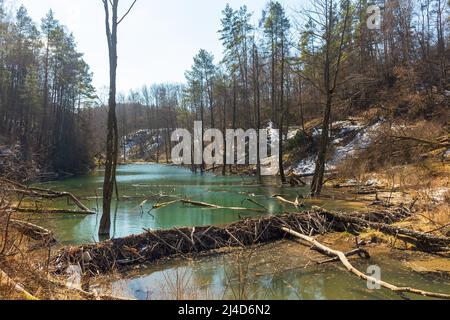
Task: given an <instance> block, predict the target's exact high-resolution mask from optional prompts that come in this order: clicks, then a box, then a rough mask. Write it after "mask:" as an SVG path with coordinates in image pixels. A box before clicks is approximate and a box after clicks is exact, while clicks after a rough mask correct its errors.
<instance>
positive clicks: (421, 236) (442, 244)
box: [313, 207, 450, 252]
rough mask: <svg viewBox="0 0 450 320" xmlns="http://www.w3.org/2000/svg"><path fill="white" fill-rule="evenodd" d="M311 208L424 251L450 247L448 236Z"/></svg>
mask: <svg viewBox="0 0 450 320" xmlns="http://www.w3.org/2000/svg"><path fill="white" fill-rule="evenodd" d="M313 209H314V210H316V211H317V212H320V213H322V214H324V215H327V216H329V217H330V218H333V219H336V220H337V221H341V222H343V223H345V224H347V228H353V229H354V230H357V231H358V230H368V229H372V230H377V231H380V232H382V233H385V234H388V235H391V236H395V237H399V236H400V237H401V239H402V240H403V241H405V242H408V243H411V244H413V245H415V246H416V247H417V248H418V249H421V250H424V251H432V252H441V251H448V250H449V249H450V238H448V237H439V236H435V235H432V234H430V233H425V232H419V231H414V230H411V229H406V228H398V227H394V226H391V225H388V224H386V223H380V222H373V221H371V220H370V219H363V218H360V217H355V216H352V215H350V214H344V213H339V212H331V211H328V210H325V209H323V208H319V207H313Z"/></svg>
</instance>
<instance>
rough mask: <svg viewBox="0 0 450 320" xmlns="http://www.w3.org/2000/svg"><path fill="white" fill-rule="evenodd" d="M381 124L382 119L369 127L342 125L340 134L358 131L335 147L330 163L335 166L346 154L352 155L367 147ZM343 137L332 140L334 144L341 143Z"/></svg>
mask: <svg viewBox="0 0 450 320" xmlns="http://www.w3.org/2000/svg"><path fill="white" fill-rule="evenodd" d="M382 124H383V121H382V120H380V121H378V122H377V123H375V124H374V125H372V126H369V127H365V128H364V127H362V126H360V125H355V126H350V127H344V128H343V129H342V131H341V132H342V133H341V135H343V136H345V135H347V134H350V133H352V132H354V131H359V132H358V134H357V135H356V136H355V138H354V139H353V140H352V141H351V142H350V143H348V144H346V145H340V146H337V147H336V151H335V154H334V157H333V159H332V160H331V161H330V164H331V165H332V166H333V167H335V166H336V165H338V164H339V163H340V162H342V161H343V160H345V159H346V158H347V157H348V156H353V155H354V154H355V153H356V152H358V151H360V150H364V149H366V148H367V147H369V146H370V145H371V144H372V142H373V137H374V135H375V134H376V133H377V132H378V130H379V129H380V127H381V125H382ZM343 140H344V138H342V137H341V138H337V139H336V140H334V141H333V144H334V145H338V144H341V143H342V142H343Z"/></svg>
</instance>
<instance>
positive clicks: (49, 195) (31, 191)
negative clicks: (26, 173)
mask: <svg viewBox="0 0 450 320" xmlns="http://www.w3.org/2000/svg"><path fill="white" fill-rule="evenodd" d="M0 181H1V182H2V183H3V184H4V186H3V188H5V186H10V188H11V189H9V190H7V191H11V192H15V193H18V194H20V195H23V196H28V197H32V198H39V199H48V200H55V199H60V198H67V199H68V200H71V201H72V202H73V203H74V204H75V205H76V206H77V207H78V208H79V209H81V211H83V212H85V213H86V214H97V213H96V212H95V211H93V210H91V209H89V208H88V207H86V206H85V205H84V204H83V203H82V202H81V201H80V200H79V199H78V198H77V197H75V196H74V195H73V194H71V193H70V192H59V191H53V190H50V189H43V188H36V187H28V186H25V185H23V184H20V183H18V182H15V181H12V180H9V179H5V178H0Z"/></svg>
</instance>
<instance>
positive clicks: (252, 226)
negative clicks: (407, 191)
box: [52, 207, 450, 274]
mask: <svg viewBox="0 0 450 320" xmlns="http://www.w3.org/2000/svg"><path fill="white" fill-rule="evenodd" d="M409 214H410V212H409V210H408V209H406V208H404V207H400V208H397V209H395V210H389V211H386V212H381V211H379V212H373V213H354V214H352V215H351V216H350V215H348V214H341V213H334V212H329V211H325V210H322V209H315V210H312V211H307V212H302V213H290V214H285V215H281V216H266V217H262V218H259V219H245V220H241V221H239V222H236V223H233V224H230V225H227V226H223V227H219V226H207V227H197V228H195V227H194V228H175V229H171V230H159V231H151V230H146V232H145V233H143V234H141V235H133V236H129V237H126V238H120V239H113V240H109V241H105V242H102V243H98V244H92V245H86V246H81V247H69V248H63V249H61V250H60V251H59V252H57V254H56V255H55V256H54V257H53V258H52V265H53V266H54V269H55V272H58V273H63V272H65V270H66V269H67V267H68V266H70V265H80V266H81V267H82V269H83V271H84V272H91V273H92V274H98V273H106V272H111V271H113V270H116V269H119V270H120V269H122V268H124V267H127V266H132V265H138V264H143V263H150V262H154V261H156V260H159V259H163V258H167V257H171V256H174V255H184V254H196V253H201V252H206V251H211V250H217V249H221V248H228V247H247V246H252V245H255V244H261V243H268V242H273V241H278V240H282V239H284V238H285V236H286V232H284V231H283V230H282V228H287V229H289V230H293V231H296V232H299V233H301V234H304V235H309V236H314V235H318V234H325V233H328V232H333V231H339V232H340V231H358V230H362V229H365V228H372V227H380V228H381V229H383V230H380V231H382V232H383V231H384V228H387V227H388V226H389V225H388V224H390V223H394V222H398V221H400V220H403V219H404V218H406V217H407V216H408V215H409ZM388 229H389V231H390V232H393V231H394V230H396V232H397V234H398V235H401V234H403V233H405V232H406V233H407V236H408V237H410V238H411V239H412V238H414V236H415V235H416V236H418V237H417V238H415V241H416V243H421V244H422V245H423V246H424V247H425V246H427V245H428V246H430V249H431V251H432V250H435V249H437V248H439V250H442V249H444V248H443V247H445V248H446V250H448V249H449V245H450V238H440V237H434V236H431V237H429V238H427V239H423V238H422V237H421V236H420V235H421V234H415V233H414V231H412V230H407V229H397V228H394V227H391V228H388ZM425 240H426V241H425Z"/></svg>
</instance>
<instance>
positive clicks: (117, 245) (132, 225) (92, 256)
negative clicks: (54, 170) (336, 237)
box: [13, 165, 450, 299]
mask: <svg viewBox="0 0 450 320" xmlns="http://www.w3.org/2000/svg"><path fill="white" fill-rule="evenodd" d="M155 167H156V168H155ZM163 179H165V180H167V181H168V182H165V183H163V181H162V180H163ZM119 183H120V185H121V186H122V188H121V197H122V198H121V199H120V201H118V202H117V206H116V207H117V209H116V214H115V220H114V222H115V223H114V227H113V228H114V230H115V233H114V237H113V238H112V239H111V240H106V241H99V239H96V238H95V237H94V235H95V230H96V226H97V224H98V215H97V214H95V213H96V212H95V211H97V210H99V208H98V198H97V196H95V195H96V193H97V190H98V188H99V186H100V185H101V173H94V174H92V175H90V176H89V177H86V178H84V179H81V178H74V179H71V180H66V181H62V182H52V183H47V184H44V185H40V186H39V187H37V188H29V189H26V190H21V188H23V186H16V187H15V188H16V189H15V190H16V192H18V193H22V194H26V196H27V197H32V196H36V194H33V193H38V194H41V195H44V196H45V197H44V199H40V200H39V201H37V202H36V203H34V204H33V205H32V206H31V205H29V204H23V205H22V206H21V207H20V209H21V210H17V211H19V212H20V214H21V215H27V216H28V218H27V219H26V222H25V221H17V220H14V221H13V226H14V227H15V228H16V229H20V228H22V230H27V231H28V232H29V234H30V235H34V238H35V239H36V240H39V237H42V240H44V242H45V245H46V246H47V245H54V243H55V241H58V242H59V245H58V246H53V248H54V250H55V251H52V253H51V256H50V259H49V261H48V262H49V267H50V270H51V272H53V273H54V274H55V275H56V276H57V277H58V278H63V279H64V278H67V277H69V276H70V275H69V274H68V271H69V270H74V269H75V270H78V269H79V270H80V271H79V272H80V277H81V278H82V279H83V281H85V280H86V279H91V280H88V282H91V284H92V283H96V282H97V280H96V279H97V278H98V279H101V281H102V282H105V281H106V283H107V285H106V286H109V285H113V286H114V283H116V280H115V279H116V278H117V275H118V274H119V276H118V277H119V281H120V279H122V283H123V281H125V283H126V284H125V286H128V287H129V286H131V287H134V288H140V289H135V290H136V293H132V294H131V295H130V296H131V297H137V298H140V299H147V298H149V297H148V295H150V293H148V294H141V293H138V291H148V292H153V291H154V290H156V289H155V288H154V283H153V284H150V285H149V286H150V288H148V289H147V288H145V289H143V288H142V286H144V285H145V286H146V285H147V284H146V279H148V278H149V277H154V276H155V277H156V275H157V274H160V276H159V279H158V281H161V280H162V282H166V283H165V284H164V285H163V286H165V287H170V285H168V284H167V282H170V279H169V278H170V277H174V278H176V279H178V278H179V277H181V276H180V275H179V274H178V272H179V271H178V270H179V268H181V266H182V265H183V264H184V263H185V262H184V261H186V263H190V264H194V265H196V266H197V267H199V268H202V270H203V269H205V268H209V267H212V268H214V269H217V268H219V269H220V268H221V266H220V265H221V262H219V260H220V258H218V257H220V256H223V257H224V259H225V258H226V257H228V256H227V254H228V252H229V250H228V249H231V248H234V250H239V249H244V250H243V252H252V253H253V256H258V257H260V258H258V259H260V260H258V261H260V262H259V263H258V264H260V265H267V267H266V268H264V271H265V273H270V272H272V271H271V270H273V268H272V269H271V266H270V265H269V264H268V260H269V259H267V257H265V256H264V254H263V252H264V250H265V249H264V247H265V246H267V245H269V246H270V245H272V244H273V243H276V242H278V241H280V240H286V241H288V242H289V243H291V240H298V241H299V242H300V243H295V242H292V246H294V245H295V246H296V247H304V248H306V249H308V250H309V249H313V251H314V252H317V254H318V255H319V257H318V258H317V257H316V258H315V259H313V260H312V261H313V262H311V261H309V260H308V261H306V262H305V263H304V264H303V265H302V264H301V263H300V265H298V264H299V261H298V260H295V259H294V260H293V261H294V262H293V264H294V265H293V267H295V268H298V270H303V269H304V270H309V269H310V268H311V270H312V269H314V270H317V271H316V272H317V273H319V274H321V275H322V276H323V277H325V278H330V277H335V276H336V275H340V277H341V278H342V281H341V282H340V283H348V281H351V280H349V279H355V280H356V281H357V283H358V284H355V287H358V286H360V287H365V286H366V284H365V281H371V282H373V283H376V284H379V285H380V286H381V287H382V288H385V289H386V290H382V291H383V292H393V293H394V296H398V297H406V296H405V294H408V297H411V296H413V297H430V298H443V299H447V298H449V296H448V295H447V294H446V292H445V291H446V288H447V287H446V286H444V287H442V283H439V282H438V281H437V284H436V285H432V284H433V283H434V281H435V280H434V279H428V280H426V279H425V278H422V277H421V276H420V275H418V274H416V275H414V274H413V273H412V272H408V273H407V275H408V277H407V279H408V280H407V281H406V280H405V281H406V282H404V281H401V279H402V278H399V277H398V276H395V275H399V274H400V273H399V272H400V270H401V266H400V265H398V264H396V263H395V262H394V263H393V265H394V266H393V270H392V271H390V272H387V274H386V277H383V280H385V279H389V280H390V282H389V283H388V282H383V281H381V280H378V279H372V278H370V277H369V276H367V275H366V273H365V272H366V269H365V267H362V266H361V265H360V262H359V261H363V260H366V259H368V258H370V256H371V251H372V249H370V248H372V247H370V248H369V247H366V246H365V245H364V243H355V244H353V245H352V246H350V248H346V249H345V250H342V251H339V250H338V249H340V247H334V244H333V242H331V243H330V242H329V241H327V240H326V239H327V238H330V239H332V238H333V234H336V233H339V234H348V235H353V236H352V237H353V238H355V235H358V234H360V233H364V232H367V231H369V230H370V231H371V232H377V233H379V234H380V235H381V236H383V235H385V236H386V237H389V238H391V239H394V241H395V242H398V243H402V244H404V247H405V248H408V249H413V250H415V251H421V252H427V253H431V254H433V255H442V254H444V255H445V254H447V253H448V252H449V249H450V238H448V237H444V236H438V235H437V234H435V233H422V232H418V231H414V230H411V229H409V228H406V227H405V228H402V227H399V225H401V224H399V222H401V221H404V220H407V219H409V218H411V217H413V216H414V215H415V214H416V213H415V210H414V208H413V206H411V205H408V206H407V205H401V206H397V207H381V206H380V207H378V206H373V207H371V209H370V210H363V209H362V207H357V206H355V204H354V203H351V202H340V201H334V200H331V199H330V200H323V202H316V203H314V202H313V204H316V205H317V206H314V205H313V206H311V203H307V202H304V201H303V200H302V197H301V194H299V193H298V190H299V189H293V188H283V187H276V186H274V184H272V183H269V184H268V185H267V186H256V185H255V184H254V182H253V181H252V180H251V178H246V179H243V178H241V177H226V178H219V177H213V176H209V175H205V176H204V177H199V176H195V175H192V174H191V173H190V172H189V171H187V170H184V169H180V168H176V167H164V166H153V165H141V166H136V165H133V166H125V167H122V168H121V169H120V175H119ZM25 188H26V187H25ZM50 190H65V191H67V192H69V194H70V195H73V194H76V195H77V196H78V198H77V200H73V199H72V198H71V196H69V195H68V193H67V192H64V193H59V192H55V191H50ZM300 191H301V189H300ZM92 195H94V196H92ZM47 197H50V198H51V200H52V202H51V207H52V208H53V209H51V210H49V209H46V208H45V207H44V204H43V202H42V201H43V200H45V198H47ZM67 198H68V199H69V200H70V201H71V202H73V203H74V204H75V205H74V208H72V209H69V211H68V212H67V213H66V214H62V212H63V211H65V210H66V209H65V208H67V207H68V206H67V204H68V203H67ZM294 199H295V200H294ZM35 200H36V199H35ZM319 205H320V206H319ZM353 206H355V207H353ZM324 208H327V209H324ZM16 209H18V208H16ZM33 210H35V213H34V214H33V213H32V211H33ZM38 225H39V226H40V227H38ZM36 228H38V229H36ZM46 231H47V233H46ZM131 234H134V235H131ZM317 237H319V238H320V239H322V240H320V241H318V238H317ZM302 244H303V245H306V246H302ZM61 245H63V246H61ZM283 248H284V247H283ZM282 250H285V249H282ZM232 251H233V250H232ZM309 251H310V250H309ZM260 253H261V254H260ZM277 254H279V253H277ZM295 255H296V253H295V254H292V255H290V254H288V253H286V257H279V260H280V259H281V260H282V261H285V260H286V261H287V260H289V259H291V260H292V259H293V258H294V257H295ZM300 255H301V256H303V258H304V257H307V256H308V255H310V253H308V252H302V253H301V254H300ZM350 258H351V261H350ZM198 259H203V260H201V261H203V262H198V263H197V262H195V261H197V260H198ZM175 261H178V262H175ZM187 261H189V262H187ZM174 263H175V264H176V265H177V267H175V269H176V270H177V271H176V274H175V275H173V274H172V275H171V276H170V275H169V276H168V275H166V272H169V274H170V272H173V270H175V269H174V268H173V265H174ZM205 263H206V264H205ZM296 264H297V265H296ZM380 264H381V265H383V262H381V263H380ZM237 265H238V264H237ZM330 265H337V266H340V268H341V269H339V270H340V271H339V270H333V269H330ZM151 266H153V267H154V268H158V270H159V271H156V273H155V271H154V270H152V271H148V273H147V272H146V271H145V270H146V268H149V267H151ZM233 267H235V266H233ZM136 268H139V269H141V270H142V271H141V272H143V274H142V273H141V274H139V275H135V276H133V275H132V273H130V271H131V270H136ZM183 268H184V267H183ZM247 268H248V266H247ZM260 268H261V267H258V266H256V267H255V270H259V269H260ZM291 268H292V266H291ZM384 268H385V269H387V270H389V268H388V267H384ZM192 270H194V269H192ZM342 270H345V273H342ZM204 272H205V271H204V270H203V271H199V273H198V274H197V273H196V274H195V275H190V276H189V277H190V279H194V278H195V279H197V280H198V281H200V280H199V279H204V280H202V281H201V285H200V286H201V287H204V286H205V285H206V284H205V283H212V282H215V283H216V284H217V283H218V282H221V281H223V279H224V278H227V277H228V273H227V272H225V271H224V270H222V269H221V271H220V272H219V271H217V272H215V273H213V274H210V275H209V276H207V277H205V276H204ZM402 273H405V271H404V270H403V271H402ZM130 277H131V278H130ZM305 277H306V278H305V279H307V278H308V279H310V282H308V284H307V285H306V284H305V286H306V287H305V290H313V291H316V290H320V283H321V282H320V283H319V282H317V283H316V282H315V281H313V279H314V278H312V275H311V277H309V276H307V275H306V276H305ZM411 277H412V278H411ZM181 278H182V277H181ZM206 278H207V279H206ZM258 278H259V279H266V278H265V277H262V278H261V277H259V276H258ZM126 279H128V280H126ZM152 279H153V278H152ZM218 279H222V280H218ZM294 279H295V280H297V279H300V278H298V276H295V277H294ZM360 279H362V280H364V281H361V280H360ZM185 280H186V279H185ZM291 280H292V274H291V275H290V276H288V274H286V275H285V276H283V277H282V278H281V280H280V281H281V282H279V283H278V284H275V283H273V281H274V280H271V282H270V283H271V284H268V283H267V282H264V283H263V284H262V286H263V287H267V286H269V287H270V288H271V289H270V290H276V287H282V288H284V289H283V290H282V292H280V293H278V294H276V295H269V296H268V297H269V298H270V297H276V298H289V297H291V298H292V296H290V294H291V293H289V290H288V289H289V288H290V286H291V285H290V284H287V282H289V281H291ZM265 281H268V280H267V279H266V280H265ZM445 281H447V280H445ZM152 285H153V287H152ZM401 285H406V286H407V287H403V286H401ZM219 286H222V284H219ZM344 286H345V285H344ZM95 287H96V286H95V285H94V286H93V288H94V290H96V289H95ZM414 287H417V288H416V289H414ZM97 289H98V288H97ZM260 289H261V288H258V289H255V292H256V291H258V290H260ZM133 290H134V289H133ZM177 290H179V289H177ZM286 290H287V291H286ZM443 290H444V291H443ZM334 291H336V297H339V296H340V295H339V293H338V292H339V288H336V289H335V290H334ZM334 291H333V292H334ZM442 291H443V292H442ZM118 292H119V293H118V295H122V292H123V291H121V290H119V291H118ZM439 292H441V293H439ZM447 293H448V292H447ZM174 295H175V294H174ZM156 296H157V295H156ZM175 296H177V297H180V296H179V295H178V294H176V295H175ZM316 296H317V297H318V298H320V297H321V296H325V297H327V296H328V295H327V294H325V292H321V293H320V294H319V293H317V295H316ZM159 297H163V298H168V297H167V296H164V295H163V296H161V295H160V296H159ZM172 297H173V296H171V297H170V298H172ZM189 297H190V298H192V297H193V296H187V298H189ZM306 297H310V296H308V295H306ZM358 297H359V298H362V297H366V293H362V292H359V291H355V293H354V295H352V296H351V298H358ZM230 298H233V297H230ZM235 298H236V297H235ZM241 298H243V297H241ZM293 298H300V297H295V296H294V297H293Z"/></svg>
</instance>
